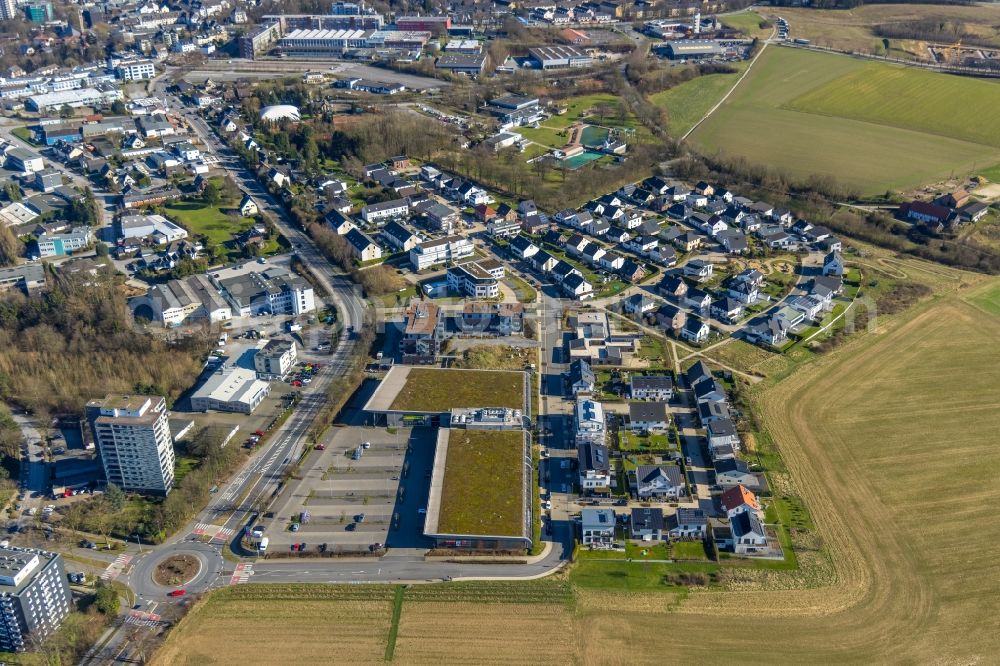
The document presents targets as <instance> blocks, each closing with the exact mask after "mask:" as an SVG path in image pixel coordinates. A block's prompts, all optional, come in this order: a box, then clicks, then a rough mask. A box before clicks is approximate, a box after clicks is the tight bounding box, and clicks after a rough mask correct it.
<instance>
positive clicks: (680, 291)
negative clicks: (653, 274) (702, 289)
mask: <svg viewBox="0 0 1000 666" xmlns="http://www.w3.org/2000/svg"><path fill="white" fill-rule="evenodd" d="M657 289H659V291H660V294H662V295H663V296H666V297H667V298H673V299H675V300H680V299H682V298H684V296H686V295H687V292H688V284H687V282H685V281H684V280H683V279H681V277H680V276H678V275H667V276H665V277H664V278H663V279H662V280H661V281H660V284H659V285H658V286H657Z"/></svg>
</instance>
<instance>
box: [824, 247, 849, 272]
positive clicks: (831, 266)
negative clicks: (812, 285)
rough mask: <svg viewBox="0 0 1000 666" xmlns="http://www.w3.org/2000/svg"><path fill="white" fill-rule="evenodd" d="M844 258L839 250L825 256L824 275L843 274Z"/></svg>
mask: <svg viewBox="0 0 1000 666" xmlns="http://www.w3.org/2000/svg"><path fill="white" fill-rule="evenodd" d="M843 274H844V258H843V257H842V256H841V255H840V253H839V252H830V253H828V254H827V255H826V256H825V257H823V275H838V276H839V275H843Z"/></svg>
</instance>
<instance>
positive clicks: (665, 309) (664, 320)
mask: <svg viewBox="0 0 1000 666" xmlns="http://www.w3.org/2000/svg"><path fill="white" fill-rule="evenodd" d="M654 316H655V317H656V323H657V324H659V325H660V326H662V327H664V328H667V329H670V330H673V331H680V330H681V329H682V328H683V327H684V322H685V321H686V320H687V313H686V312H684V310H681V309H680V308H679V307H677V306H676V305H673V304H672V303H664V304H663V305H661V306H660V307H659V309H658V310H657V311H656V313H655V314H654Z"/></svg>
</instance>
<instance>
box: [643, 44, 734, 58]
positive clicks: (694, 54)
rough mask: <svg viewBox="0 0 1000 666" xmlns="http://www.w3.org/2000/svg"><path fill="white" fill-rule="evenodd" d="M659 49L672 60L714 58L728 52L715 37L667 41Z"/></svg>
mask: <svg viewBox="0 0 1000 666" xmlns="http://www.w3.org/2000/svg"><path fill="white" fill-rule="evenodd" d="M657 50H658V51H660V52H662V53H663V55H665V56H666V57H667V58H669V59H671V60H686V59H688V58H714V57H717V56H721V55H724V54H725V53H726V49H724V48H723V47H722V46H721V45H720V44H719V42H717V41H715V40H714V39H680V40H675V41H672V42H667V43H666V44H664V45H663V46H662V47H660V48H658V49H657Z"/></svg>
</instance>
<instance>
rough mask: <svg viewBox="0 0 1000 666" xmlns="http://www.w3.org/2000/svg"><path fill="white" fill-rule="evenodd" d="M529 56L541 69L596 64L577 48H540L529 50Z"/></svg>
mask: <svg viewBox="0 0 1000 666" xmlns="http://www.w3.org/2000/svg"><path fill="white" fill-rule="evenodd" d="M528 56H529V58H530V59H531V62H532V63H533V64H534V66H535V67H537V68H539V69H559V68H562V67H587V66H589V65H590V64H592V63H593V62H594V59H593V58H591V57H590V56H589V55H587V54H586V53H584V52H583V51H581V50H580V49H578V48H576V47H575V46H539V47H537V48H533V49H528Z"/></svg>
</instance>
